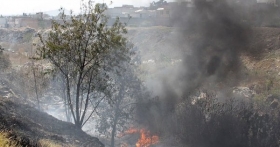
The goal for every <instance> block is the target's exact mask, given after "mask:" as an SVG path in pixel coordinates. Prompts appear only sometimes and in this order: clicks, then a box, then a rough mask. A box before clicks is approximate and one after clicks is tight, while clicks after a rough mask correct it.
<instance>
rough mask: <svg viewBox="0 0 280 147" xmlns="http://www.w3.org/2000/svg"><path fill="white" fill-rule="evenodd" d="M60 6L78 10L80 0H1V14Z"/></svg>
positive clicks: (140, 2)
mask: <svg viewBox="0 0 280 147" xmlns="http://www.w3.org/2000/svg"><path fill="white" fill-rule="evenodd" d="M85 1H87V0H85ZM110 1H111V0H104V2H106V3H110ZM152 1H154V0H112V2H113V4H112V5H111V6H109V7H114V6H121V5H123V4H133V5H135V6H149V3H151V2H152ZM155 1H157V0H155ZM167 1H172V0H167ZM95 2H103V0H95ZM60 7H63V8H65V9H67V10H70V9H71V10H73V11H74V12H78V11H79V8H80V0H0V15H15V14H22V13H23V12H24V13H35V12H39V11H48V10H57V9H59V8H60Z"/></svg>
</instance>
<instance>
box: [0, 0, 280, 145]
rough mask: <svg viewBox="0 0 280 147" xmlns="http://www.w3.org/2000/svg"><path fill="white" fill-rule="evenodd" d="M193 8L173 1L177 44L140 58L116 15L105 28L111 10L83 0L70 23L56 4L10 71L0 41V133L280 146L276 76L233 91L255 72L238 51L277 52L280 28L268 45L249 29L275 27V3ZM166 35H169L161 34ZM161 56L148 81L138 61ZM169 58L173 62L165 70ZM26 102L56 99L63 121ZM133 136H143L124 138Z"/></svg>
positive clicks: (84, 141) (63, 140) (214, 2)
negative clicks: (22, 60)
mask: <svg viewBox="0 0 280 147" xmlns="http://www.w3.org/2000/svg"><path fill="white" fill-rule="evenodd" d="M276 2H279V1H276ZM180 3H181V4H182V3H184V2H181V1H180ZM167 4H168V3H167V2H166V1H164V0H160V1H158V2H153V3H151V5H150V9H151V10H157V8H159V7H164V6H166V5H167ZM192 4H193V6H192V7H184V6H185V5H183V4H182V5H177V7H176V10H174V13H172V14H171V15H172V17H171V18H170V21H172V23H173V24H172V25H173V27H172V28H168V29H170V30H173V31H174V32H176V33H174V34H175V35H174V34H172V35H173V36H172V35H170V36H172V37H170V38H172V41H173V42H172V41H170V40H169V42H168V43H170V44H171V42H172V43H173V44H172V45H170V46H172V51H168V53H170V54H171V52H172V53H174V54H175V53H177V54H179V55H174V56H173V57H168V56H166V55H164V54H160V55H158V56H159V57H158V58H159V59H155V60H152V59H150V60H147V61H146V62H145V63H144V61H141V57H140V54H139V52H141V50H140V51H139V50H138V48H137V46H134V45H133V44H132V43H133V42H132V43H131V42H130V39H129V29H128V30H127V29H126V25H125V24H123V23H121V21H120V20H119V19H116V21H115V23H114V24H113V25H112V26H108V25H107V23H108V19H109V18H108V17H107V16H106V15H105V14H104V12H105V11H106V9H107V7H106V6H105V5H103V4H97V5H93V2H92V1H89V3H88V4H87V5H83V6H84V7H83V8H84V9H83V10H84V14H81V15H78V16H75V15H72V14H71V16H70V17H69V19H68V20H67V16H66V15H65V14H64V10H63V9H61V21H59V22H55V21H54V22H53V23H52V28H51V30H49V31H46V32H39V34H37V35H38V36H34V38H37V42H36V43H34V46H33V48H34V49H35V48H36V51H37V54H32V56H31V58H30V61H31V62H30V63H28V64H25V65H24V66H22V68H20V69H17V70H15V69H13V68H12V67H11V65H12V63H11V61H10V60H9V59H8V56H7V55H6V54H5V53H4V49H3V48H2V47H1V46H0V70H1V71H0V76H1V77H0V78H1V79H0V88H1V89H0V110H1V111H2V112H3V113H1V114H0V120H1V123H0V129H1V130H4V132H8V135H7V136H8V137H9V138H11V140H14V141H15V143H16V144H17V145H19V146H20V145H21V146H40V141H42V139H49V140H55V141H57V142H58V145H61V146H64V145H65V146H67V145H69V144H73V145H76V146H104V145H103V144H102V143H100V142H99V140H98V139H97V138H94V137H89V136H87V135H86V134H85V133H84V132H83V131H82V130H81V129H82V128H86V129H85V130H87V129H88V130H90V131H92V130H95V131H96V132H95V133H97V134H98V135H100V138H102V141H104V142H103V143H104V144H105V146H107V145H108V146H110V147H115V146H132V145H133V146H134V145H135V142H136V141H137V140H138V142H137V143H139V144H137V143H136V146H137V147H144V146H145V147H150V146H159V147H172V146H174V147H175V146H176V147H186V146H187V147H276V146H279V145H280V143H279V142H280V128H279V126H280V117H279V114H280V109H279V106H278V105H279V104H278V100H280V99H279V98H280V96H279V90H278V89H277V90H278V91H277V92H274V91H273V90H272V89H273V88H274V90H275V89H276V88H280V86H279V84H278V83H277V82H278V81H279V80H278V79H277V78H275V77H273V78H272V76H275V74H274V75H270V76H269V80H267V79H266V80H267V81H265V82H266V83H265V84H263V85H264V86H263V87H262V88H259V87H257V86H255V85H253V86H250V87H249V86H248V87H245V88H244V87H243V89H241V90H240V91H241V92H239V93H238V90H236V89H234V88H236V87H238V86H240V85H242V84H244V83H245V82H246V81H249V80H248V77H249V76H250V75H249V74H251V75H253V74H252V73H250V72H249V69H248V68H247V65H245V63H244V57H246V59H247V58H248V59H250V61H252V62H258V61H261V60H262V59H263V57H264V56H267V52H269V53H270V52H272V53H271V54H272V55H270V56H273V57H275V56H276V55H273V53H274V52H273V49H274V50H277V49H278V48H279V42H280V41H279V33H280V31H279V30H278V32H277V31H274V30H272V31H274V32H273V33H272V34H274V35H275V36H277V35H278V37H275V38H276V39H275V38H274V40H273V41H271V40H270V44H268V45H267V44H265V43H259V42H262V41H263V39H264V38H266V37H267V36H265V35H264V36H261V37H258V36H259V35H260V34H262V32H261V31H260V32H258V33H259V34H258V33H256V29H257V28H254V27H259V26H273V27H275V26H277V23H278V19H277V18H276V16H274V15H276V14H278V13H279V8H278V7H276V4H278V3H275V4H273V5H272V4H266V5H261V4H258V3H257V2H256V1H255V0H244V1H236V0H193V3H192ZM267 8H272V9H271V10H268V9H267ZM271 14H273V16H272V17H270V19H267V18H266V17H267V16H269V15H271ZM279 22H280V21H279ZM137 29H138V28H137ZM145 29H146V28H145ZM262 29H264V28H262ZM139 30H141V28H140V29H139ZM163 30H164V28H163V29H162V30H160V31H163ZM260 30H261V29H260ZM145 31H147V32H149V31H150V30H148V29H147V30H145ZM143 32H144V31H143V30H142V33H143ZM155 32H156V31H155ZM166 32H168V31H166ZM127 33H128V35H127ZM149 33H151V32H149ZM161 33H162V32H161ZM270 33H271V32H270ZM136 34H137V33H136ZM170 34H171V33H170ZM138 35H139V36H141V35H142V34H141V33H139V34H137V35H135V36H138ZM163 35H166V34H165V32H164V33H162V34H161V35H159V36H157V37H162V36H163ZM262 35H263V34H262ZM127 36H128V37H127ZM143 36H144V35H143ZM151 36H152V35H151ZM256 36H257V37H256ZM32 37H33V36H29V35H28V37H27V38H28V39H27V40H26V41H27V42H31V41H30V40H32V39H34V38H32ZM135 38H137V37H135ZM162 38H164V37H162ZM162 38H160V39H158V38H156V39H158V40H157V41H161V40H164V39H162ZM152 39H154V38H153V37H151V40H152ZM277 39H278V40H277ZM174 40H175V41H174ZM275 40H276V41H278V42H276V41H275ZM153 41H154V40H153ZM253 41H255V42H256V43H252V42H253ZM274 41H275V42H276V43H271V42H274ZM174 42H176V43H174ZM139 46H141V44H140V45H139ZM146 46H149V45H146ZM150 46H152V47H155V46H153V45H150ZM150 46H149V47H150ZM162 46H163V45H162ZM152 47H151V48H152ZM162 48H164V47H162ZM162 48H160V49H159V50H160V51H159V52H161V49H162ZM264 48H265V49H264ZM267 48H268V49H267ZM142 52H145V51H142ZM153 52H156V54H159V53H158V52H157V51H155V50H153ZM142 54H150V52H147V53H142ZM172 55H173V54H172ZM277 55H279V53H278V54H277ZM152 56H153V55H149V57H152ZM242 57H243V58H242ZM277 59H278V58H277ZM273 60H274V59H273ZM173 61H174V63H169V62H173ZM175 61H176V62H175ZM159 62H160V64H161V65H162V67H160V69H158V70H160V71H159V74H158V75H157V74H155V75H154V76H156V77H157V78H158V79H160V80H159V81H160V82H158V81H155V80H154V79H152V78H150V79H149V78H145V76H147V75H146V74H147V73H148V72H147V73H145V71H141V70H142V69H140V66H142V65H143V64H152V65H156V64H158V63H159ZM163 62H164V63H163ZM275 62H276V59H275ZM279 62H280V60H279ZM46 64H50V65H49V67H46ZM168 64H169V65H170V66H172V67H170V68H167V66H169V65H168ZM254 64H255V63H254ZM147 66H148V65H147ZM269 66H270V64H269ZM276 67H277V68H278V66H276ZM156 70H157V69H156ZM160 72H162V73H160ZM269 72H271V71H269ZM256 73H257V72H256ZM276 74H277V75H278V76H279V75H280V72H279V73H276ZM260 75H261V74H260ZM260 75H258V76H256V75H254V76H256V77H260ZM264 75H265V76H267V74H266V73H264ZM153 80H154V81H153ZM156 82H158V83H156ZM154 83H156V84H154ZM149 84H151V85H152V84H154V85H156V86H154V87H152V86H151V85H149ZM276 85H277V86H278V87H276ZM5 86H6V87H5ZM246 86H247V85H246ZM150 87H152V88H150ZM233 87H234V88H233ZM275 87H276V88H275ZM12 89H13V90H12ZM237 89H238V88H237ZM236 91H237V92H236ZM246 92H247V93H246ZM236 93H237V94H236ZM244 93H245V94H244ZM248 93H249V94H248ZM250 93H251V94H250ZM252 93H254V94H252ZM255 93H257V94H255ZM254 95H258V96H262V100H259V99H256V98H255V97H254ZM4 97H5V98H6V99H11V100H6V99H5V98H4ZM253 97H254V98H253ZM264 97H268V98H267V101H264V100H263V99H264ZM21 103H24V104H25V105H22V104H21ZM26 103H29V104H31V105H33V106H34V107H37V108H38V109H39V110H40V111H48V104H47V103H55V104H54V105H58V106H59V107H52V108H55V109H61V110H62V112H59V113H61V114H62V115H63V117H61V119H64V120H65V121H68V122H69V123H63V122H62V121H59V120H57V119H54V118H53V117H51V116H48V115H46V114H45V113H44V112H40V111H37V110H36V109H34V108H32V107H30V106H28V105H26ZM46 105H47V106H46ZM50 107H51V106H50ZM49 112H51V110H50V111H49ZM49 123H52V124H54V125H49ZM72 123H73V124H72ZM133 133H138V136H136V137H139V136H140V137H139V138H140V139H138V138H136V137H135V136H133V135H131V136H132V137H131V138H129V137H128V136H129V135H130V134H133ZM139 133H140V134H139ZM46 134H47V135H46ZM128 134H129V135H128ZM77 135H78V136H77ZM145 135H146V136H150V138H149V137H146V136H145ZM0 137H1V136H0ZM141 138H144V139H146V140H141ZM152 138H154V139H155V140H152ZM143 142H144V144H141V143H143Z"/></svg>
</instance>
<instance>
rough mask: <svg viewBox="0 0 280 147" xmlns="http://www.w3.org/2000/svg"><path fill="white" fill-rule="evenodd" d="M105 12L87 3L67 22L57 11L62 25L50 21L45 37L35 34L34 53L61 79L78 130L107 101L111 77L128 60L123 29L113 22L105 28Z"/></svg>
mask: <svg viewBox="0 0 280 147" xmlns="http://www.w3.org/2000/svg"><path fill="white" fill-rule="evenodd" d="M106 9H107V7H106V6H105V5H103V4H96V5H94V3H93V2H92V1H89V2H88V3H87V4H84V5H83V6H82V8H81V10H82V14H80V15H73V14H71V15H70V19H67V17H66V15H65V14H64V11H63V9H61V12H62V13H61V14H62V15H61V20H62V23H61V22H55V21H53V23H52V28H51V31H49V33H47V35H44V34H42V33H41V34H39V37H40V44H38V49H37V53H38V55H39V57H40V58H42V59H46V60H48V61H49V62H50V63H52V64H53V66H54V67H55V68H56V69H57V71H58V72H59V73H60V74H61V75H62V76H61V77H62V81H63V83H64V84H63V85H64V86H65V90H66V91H65V92H66V100H67V103H66V104H67V107H68V108H69V109H70V112H71V114H72V117H73V120H74V123H75V124H76V126H77V127H78V128H82V126H83V125H84V124H85V123H86V122H87V120H88V118H90V117H91V115H92V114H93V112H94V111H95V109H94V108H95V107H97V106H98V105H99V103H100V102H101V101H103V100H105V99H107V100H110V87H111V85H112V82H110V80H111V75H112V74H111V73H119V72H120V70H122V68H121V63H122V62H127V61H129V60H130V49H131V45H129V43H128V41H127V39H126V37H124V34H126V33H127V30H126V28H125V25H124V24H122V23H121V22H120V21H119V20H118V19H117V20H116V22H115V23H114V24H113V25H112V26H108V25H107V20H108V18H107V16H105V14H104V11H105V10H106ZM89 108H90V109H89Z"/></svg>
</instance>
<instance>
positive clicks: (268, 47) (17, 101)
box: [0, 27, 280, 147]
mask: <svg viewBox="0 0 280 147" xmlns="http://www.w3.org/2000/svg"><path fill="white" fill-rule="evenodd" d="M177 31H178V30H176V29H174V28H169V27H149V28H128V34H127V37H128V38H129V40H130V41H131V42H132V43H133V44H134V47H135V50H136V51H137V52H139V54H140V57H141V60H142V61H141V62H142V63H141V64H140V70H139V71H140V72H139V76H140V77H141V78H142V79H143V80H144V81H146V83H147V85H149V86H148V88H158V85H157V83H156V82H157V81H159V80H160V79H159V77H160V76H161V75H162V74H166V75H168V74H171V75H172V74H174V73H173V72H172V71H171V72H170V71H169V70H168V69H169V68H173V67H174V66H176V65H178V64H179V63H182V54H181V53H182V51H181V50H178V48H179V49H181V48H182V49H183V48H186V47H187V46H188V43H192V42H193V40H194V39H197V36H195V35H193V34H190V35H189V36H188V37H187V39H186V40H185V42H183V43H182V42H180V40H181V39H180V36H179V35H178V33H177ZM35 33H36V30H33V29H30V28H22V29H19V30H7V29H0V35H1V36H2V37H1V38H0V45H2V46H3V47H4V48H5V53H6V54H8V55H9V57H10V60H11V61H12V64H13V67H14V68H16V69H24V68H25V66H23V65H27V64H26V63H27V62H29V60H28V55H29V54H30V53H32V50H31V49H32V43H34V42H36V36H35ZM248 36H249V38H248V44H247V46H246V50H247V52H241V54H240V59H241V60H240V61H241V62H242V64H241V65H242V66H241V77H242V78H241V80H240V82H239V83H237V84H236V85H234V86H236V87H245V88H248V89H250V90H251V91H254V92H255V93H256V95H255V96H254V99H256V100H259V101H265V100H266V99H267V98H268V97H269V96H270V95H276V96H277V97H279V96H280V91H279V89H280V84H279V83H280V50H279V49H280V29H279V28H266V27H258V28H252V30H251V31H250V32H249V34H248ZM168 76H169V75H168ZM5 81H7V80H5ZM149 82H150V83H149ZM0 85H1V84H0ZM23 85H24V84H23ZM17 88H19V87H17ZM11 89H12V88H11ZM7 91H12V90H10V87H9V88H1V86H0V111H2V113H1V114H0V118H1V125H0V127H1V131H2V132H3V133H2V134H4V138H9V139H10V140H12V141H13V142H15V143H17V144H21V145H30V146H36V145H39V144H40V143H41V144H42V142H43V144H44V143H47V144H48V143H50V144H56V145H58V146H70V145H71V146H97V147H98V146H103V145H102V143H100V142H99V141H98V139H97V138H94V137H90V136H88V135H87V134H85V133H84V132H82V131H81V130H77V129H75V127H74V125H73V124H71V123H66V122H63V121H60V120H57V119H55V118H54V117H52V116H50V115H48V114H46V113H44V112H40V111H38V110H36V109H35V108H33V107H30V106H29V105H27V104H25V103H27V100H28V98H27V97H20V96H15V95H14V93H13V92H12V93H11V92H10V93H9V92H7ZM15 91H16V90H15ZM277 105H278V103H277ZM0 137H1V134H0ZM0 139H1V138H0Z"/></svg>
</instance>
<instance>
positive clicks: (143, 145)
mask: <svg viewBox="0 0 280 147" xmlns="http://www.w3.org/2000/svg"><path fill="white" fill-rule="evenodd" d="M136 133H139V134H140V138H139V139H138V141H137V143H136V144H135V145H136V147H150V146H151V145H153V144H157V143H158V142H159V137H158V136H156V135H151V133H150V132H149V131H147V130H145V129H134V128H131V129H129V130H127V131H125V134H136Z"/></svg>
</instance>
